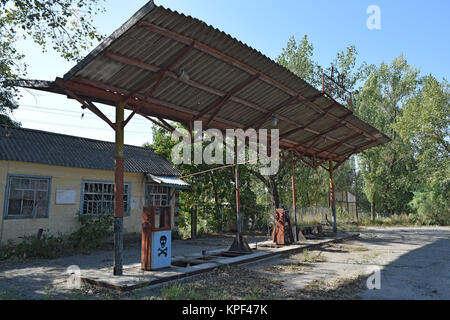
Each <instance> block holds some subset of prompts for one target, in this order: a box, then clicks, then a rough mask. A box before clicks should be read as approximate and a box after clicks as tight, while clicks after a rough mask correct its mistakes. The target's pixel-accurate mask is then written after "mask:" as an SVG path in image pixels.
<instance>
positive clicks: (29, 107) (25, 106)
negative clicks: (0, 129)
mask: <svg viewBox="0 0 450 320" xmlns="http://www.w3.org/2000/svg"><path fill="white" fill-rule="evenodd" d="M20 106H21V108H23V109H26V110H32V111H34V112H42V113H48V112H45V111H43V110H50V111H57V112H52V113H53V114H60V115H64V114H62V113H61V112H63V113H64V112H65V113H73V114H80V112H79V111H73V110H61V109H57V108H49V107H41V106H37V105H29V104H20ZM81 112H84V111H81ZM105 115H106V116H107V117H114V116H113V115H110V114H105ZM86 116H89V117H90V118H97V117H96V116H95V115H93V114H86V115H85V117H86ZM133 120H134V121H136V120H137V121H140V122H147V120H146V119H141V118H134V119H133Z"/></svg>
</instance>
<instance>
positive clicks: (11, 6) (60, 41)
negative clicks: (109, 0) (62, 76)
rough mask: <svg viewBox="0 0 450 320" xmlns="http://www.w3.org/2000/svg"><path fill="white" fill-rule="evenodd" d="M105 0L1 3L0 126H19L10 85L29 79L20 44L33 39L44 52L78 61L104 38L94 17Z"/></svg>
mask: <svg viewBox="0 0 450 320" xmlns="http://www.w3.org/2000/svg"><path fill="white" fill-rule="evenodd" d="M101 2H103V0H41V1H38V0H34V1H27V0H0V57H1V59H0V124H1V123H3V124H8V125H18V123H17V122H15V121H12V120H11V119H10V118H9V113H10V112H12V111H13V110H15V109H16V108H17V107H18V105H17V102H16V101H15V100H16V98H17V97H18V92H17V90H16V89H15V88H14V87H12V86H11V84H10V83H11V81H13V80H16V79H17V78H21V77H24V76H25V75H26V64H25V62H24V58H25V53H24V52H21V51H20V50H18V49H17V42H18V41H19V40H25V39H31V40H33V41H34V42H35V43H37V44H38V45H39V46H40V47H41V48H42V50H43V51H44V52H45V51H46V50H47V48H48V47H51V48H52V49H53V50H55V51H56V52H58V53H60V55H61V56H62V57H63V58H64V59H67V60H79V59H81V57H82V56H83V53H84V52H85V51H86V50H87V49H88V48H90V47H91V46H92V44H93V43H94V42H95V41H99V40H101V39H102V38H103V37H102V36H101V35H100V34H99V32H98V31H97V29H96V27H95V26H94V25H93V23H92V21H93V17H94V16H95V15H96V14H97V13H99V12H102V11H103V10H104V9H103V7H102V5H100V3H101Z"/></svg>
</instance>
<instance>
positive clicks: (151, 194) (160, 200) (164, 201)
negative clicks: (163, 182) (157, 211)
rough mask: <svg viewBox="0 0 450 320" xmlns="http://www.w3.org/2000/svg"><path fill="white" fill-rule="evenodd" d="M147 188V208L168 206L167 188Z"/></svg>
mask: <svg viewBox="0 0 450 320" xmlns="http://www.w3.org/2000/svg"><path fill="white" fill-rule="evenodd" d="M147 188H148V205H149V206H151V207H152V206H168V205H169V187H164V186H160V185H157V184H148V185H147Z"/></svg>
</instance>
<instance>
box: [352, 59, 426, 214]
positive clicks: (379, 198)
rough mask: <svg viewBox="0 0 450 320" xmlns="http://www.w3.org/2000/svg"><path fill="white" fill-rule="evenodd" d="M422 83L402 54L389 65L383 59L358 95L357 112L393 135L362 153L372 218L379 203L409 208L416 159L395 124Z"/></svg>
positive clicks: (389, 209)
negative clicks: (389, 139) (387, 140)
mask: <svg viewBox="0 0 450 320" xmlns="http://www.w3.org/2000/svg"><path fill="white" fill-rule="evenodd" d="M419 84H420V78H419V70H417V69H415V68H413V67H411V66H410V65H409V64H408V63H407V61H406V59H405V58H404V57H403V55H400V56H399V57H397V58H395V59H394V60H393V61H392V63H391V64H390V65H388V64H386V63H382V64H381V65H380V66H379V67H378V68H376V69H375V70H374V71H373V72H372V73H371V74H370V76H369V78H368V80H367V81H366V82H365V83H364V85H363V87H362V89H361V90H360V92H359V94H358V96H357V97H356V99H357V102H356V110H355V111H356V113H357V114H358V116H359V117H360V118H362V119H363V120H365V121H367V122H369V123H371V124H372V125H374V126H375V127H377V128H378V129H379V130H381V131H382V132H384V133H386V134H388V135H389V136H390V137H391V138H392V141H391V142H390V143H388V144H387V145H385V146H383V147H377V148H373V149H370V150H368V151H366V152H364V153H363V155H362V156H361V161H360V166H361V170H362V174H363V176H364V180H365V194H366V196H367V198H368V199H369V201H370V202H371V207H372V218H374V210H375V204H376V203H378V206H377V207H378V209H379V210H380V211H382V212H385V213H388V214H393V213H400V212H408V211H409V207H408V205H407V203H408V202H409V201H410V200H411V199H412V196H413V193H412V192H411V190H412V186H413V185H414V184H415V175H414V172H415V168H416V161H415V159H414V154H413V149H412V147H411V145H410V144H409V143H405V142H404V141H403V140H401V139H400V138H399V137H398V134H397V132H396V130H395V126H394V124H395V123H396V121H397V118H398V117H399V116H401V114H402V112H403V109H402V107H403V105H404V104H405V103H406V102H407V101H408V99H409V98H411V97H412V96H414V94H416V93H417V88H418V85H419Z"/></svg>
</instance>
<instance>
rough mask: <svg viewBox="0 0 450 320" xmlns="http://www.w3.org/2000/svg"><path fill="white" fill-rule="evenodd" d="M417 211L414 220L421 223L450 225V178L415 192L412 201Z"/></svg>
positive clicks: (411, 203)
mask: <svg viewBox="0 0 450 320" xmlns="http://www.w3.org/2000/svg"><path fill="white" fill-rule="evenodd" d="M410 205H411V207H412V208H413V209H414V210H415V211H416V212H417V214H415V215H414V216H413V221H414V222H415V223H417V224H421V225H443V226H447V225H450V180H447V181H446V182H445V183H442V184H436V185H435V186H433V188H432V189H430V190H428V191H424V192H415V193H414V198H413V200H412V201H411V202H410Z"/></svg>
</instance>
